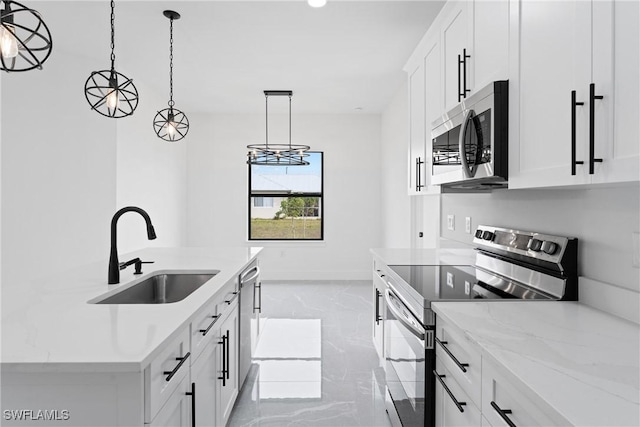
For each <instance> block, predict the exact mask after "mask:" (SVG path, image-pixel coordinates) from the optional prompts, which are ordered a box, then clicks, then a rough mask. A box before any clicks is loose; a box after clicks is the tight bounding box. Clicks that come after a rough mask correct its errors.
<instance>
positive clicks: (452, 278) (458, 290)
mask: <svg viewBox="0 0 640 427" xmlns="http://www.w3.org/2000/svg"><path fill="white" fill-rule="evenodd" d="M389 268H391V269H392V270H393V271H394V272H395V273H396V274H397V275H398V276H400V278H401V279H402V280H403V281H404V282H405V283H406V284H408V285H409V286H410V287H411V288H412V289H413V290H414V291H415V293H417V294H414V295H413V297H414V298H415V299H418V298H419V296H421V297H422V298H424V302H425V303H426V304H427V305H428V304H429V303H430V302H432V301H443V300H473V299H507V298H509V299H549V297H548V296H546V295H544V294H541V293H539V292H535V291H533V290H531V289H529V288H528V287H526V286H523V285H521V284H518V283H515V282H513V281H511V280H508V279H506V278H503V277H500V276H497V275H494V274H491V273H488V272H486V271H484V270H481V269H479V268H476V267H474V266H470V265H390V266H389Z"/></svg>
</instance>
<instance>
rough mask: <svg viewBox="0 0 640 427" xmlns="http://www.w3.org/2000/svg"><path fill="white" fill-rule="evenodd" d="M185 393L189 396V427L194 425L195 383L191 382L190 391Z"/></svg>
mask: <svg viewBox="0 0 640 427" xmlns="http://www.w3.org/2000/svg"><path fill="white" fill-rule="evenodd" d="M186 395H187V396H191V427H196V383H191V391H188V392H187V393H186Z"/></svg>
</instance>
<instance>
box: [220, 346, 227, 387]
mask: <svg viewBox="0 0 640 427" xmlns="http://www.w3.org/2000/svg"><path fill="white" fill-rule="evenodd" d="M218 344H222V376H221V377H218V379H219V380H222V387H226V386H227V377H226V376H225V374H226V372H227V359H226V348H227V337H226V335H223V336H222V341H218Z"/></svg>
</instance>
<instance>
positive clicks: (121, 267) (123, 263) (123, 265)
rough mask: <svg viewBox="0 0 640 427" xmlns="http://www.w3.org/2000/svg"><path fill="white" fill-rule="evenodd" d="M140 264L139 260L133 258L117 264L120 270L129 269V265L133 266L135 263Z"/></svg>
mask: <svg viewBox="0 0 640 427" xmlns="http://www.w3.org/2000/svg"><path fill="white" fill-rule="evenodd" d="M138 262H140V258H134V259H130V260H129V261H126V262H121V263H120V264H119V267H120V270H124V269H125V268H127V267H129V266H130V265H133V264H135V263H138Z"/></svg>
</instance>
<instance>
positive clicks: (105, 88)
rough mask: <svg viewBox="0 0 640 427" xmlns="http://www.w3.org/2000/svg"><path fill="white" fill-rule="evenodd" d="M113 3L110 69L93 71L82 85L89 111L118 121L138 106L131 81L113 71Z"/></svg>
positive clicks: (112, 10)
mask: <svg viewBox="0 0 640 427" xmlns="http://www.w3.org/2000/svg"><path fill="white" fill-rule="evenodd" d="M114 10H115V2H114V0H111V69H110V70H101V71H94V72H92V73H91V75H90V76H89V78H88V79H87V81H86V83H85V84H84V96H85V97H86V98H87V102H89V105H91V109H92V110H95V111H96V112H98V113H99V114H102V115H103V116H106V117H113V118H115V119H119V118H121V117H127V116H130V115H132V114H133V112H134V111H135V109H136V107H137V106H138V90H137V89H136V87H135V86H134V84H133V80H131V79H130V78H128V77H127V76H125V75H124V74H121V73H119V72H117V71H116V70H115V62H116V55H115V53H114V49H115V11H114Z"/></svg>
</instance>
